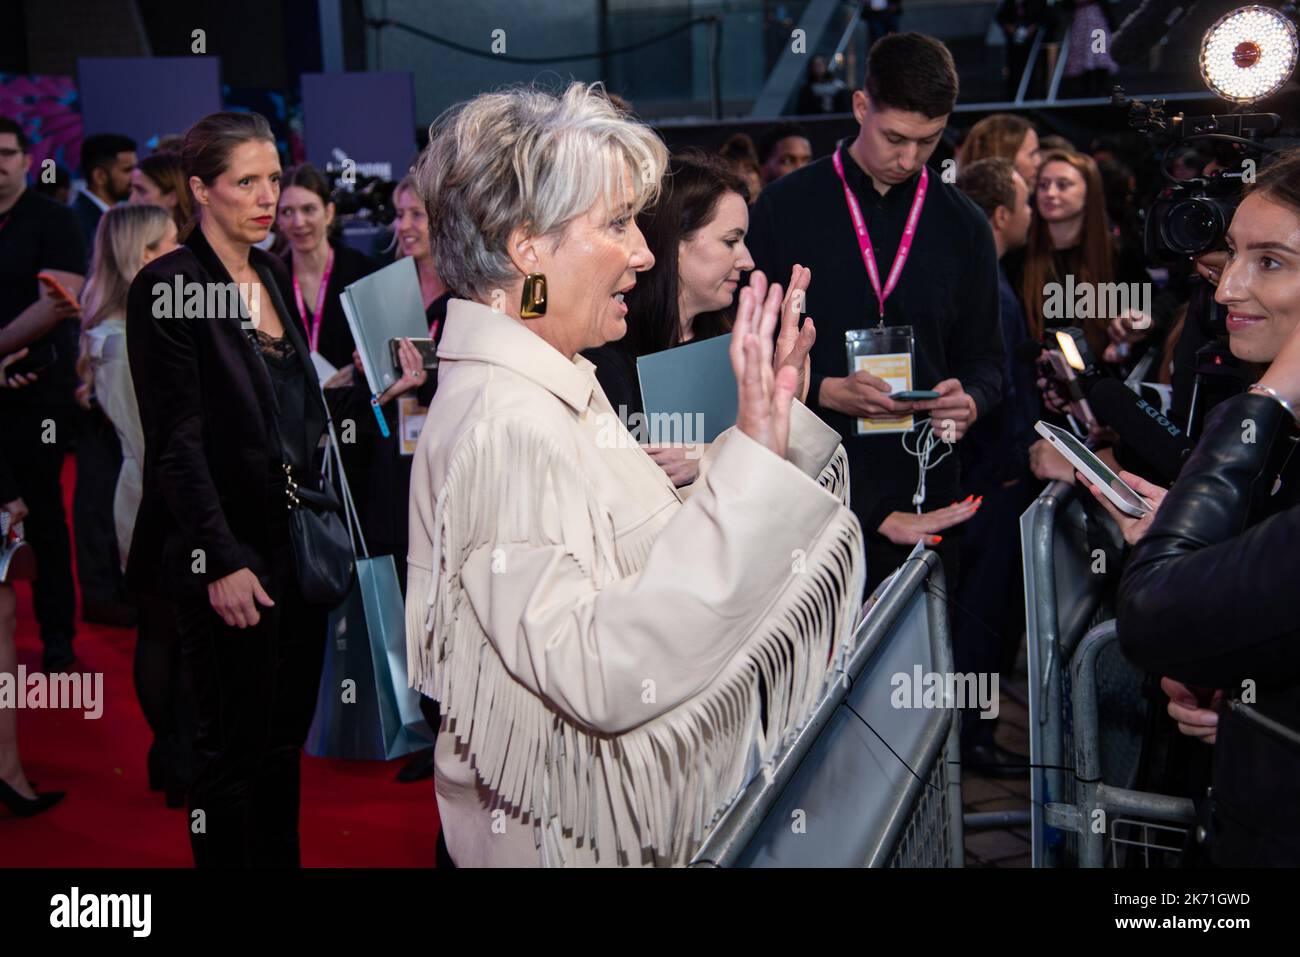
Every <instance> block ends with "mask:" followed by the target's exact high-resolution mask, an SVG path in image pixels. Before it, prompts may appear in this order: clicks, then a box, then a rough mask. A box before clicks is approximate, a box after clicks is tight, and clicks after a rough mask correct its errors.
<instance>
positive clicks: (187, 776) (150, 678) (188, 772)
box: [134, 595, 197, 788]
mask: <svg viewBox="0 0 1300 957" xmlns="http://www.w3.org/2000/svg"><path fill="white" fill-rule="evenodd" d="M138 603H139V608H140V620H139V630H138V631H137V634H136V644H135V662H134V677H135V693H136V697H137V698H139V699H140V710H141V711H143V712H144V719H145V721H146V722H148V724H149V730H150V731H152V732H153V745H152V746H151V747H150V748H149V778H150V781H151V782H152V783H155V784H157V786H159V787H167V786H168V785H170V786H172V787H174V788H175V787H185V788H188V787H189V786H190V785H191V784H192V783H193V781H194V763H195V762H194V732H195V724H196V721H197V718H196V717H195V713H194V688H193V682H192V681H191V680H190V673H189V664H188V662H187V661H186V660H185V656H184V655H182V654H181V642H180V635H179V634H178V633H177V627H176V609H175V608H174V607H173V605H172V603H171V602H170V601H168V600H166V599H165V598H162V597H160V596H158V595H141V596H140V597H139V599H138Z"/></svg>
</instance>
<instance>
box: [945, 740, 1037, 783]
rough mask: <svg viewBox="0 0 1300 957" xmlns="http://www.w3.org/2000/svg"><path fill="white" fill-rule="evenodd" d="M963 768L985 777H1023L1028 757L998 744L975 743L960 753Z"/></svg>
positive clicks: (1027, 773) (1027, 764)
mask: <svg viewBox="0 0 1300 957" xmlns="http://www.w3.org/2000/svg"><path fill="white" fill-rule="evenodd" d="M961 765H962V769H963V770H968V771H970V772H971V773H972V774H978V775H980V776H981V777H986V778H1023V777H1027V776H1028V775H1029V757H1028V756H1027V755H1024V754H1016V753H1015V752H1014V751H1008V750H1007V749H1006V748H1004V747H1002V745H1000V744H976V745H974V746H972V747H969V748H966V749H965V750H963V751H962V753H961Z"/></svg>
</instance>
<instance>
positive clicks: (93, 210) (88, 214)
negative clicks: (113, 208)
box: [72, 193, 104, 268]
mask: <svg viewBox="0 0 1300 957" xmlns="http://www.w3.org/2000/svg"><path fill="white" fill-rule="evenodd" d="M72 211H73V212H74V213H76V214H77V222H78V223H80V224H81V235H82V236H84V237H85V240H86V267H87V268H89V267H90V260H91V256H92V255H94V251H95V230H97V229H98V228H99V220H100V218H101V217H102V216H103V215H104V211H103V210H102V209H100V208H99V207H98V206H96V205H95V203H94V201H93V200H90V199H88V198H87V197H86V194H85V193H78V194H77V198H76V199H75V200H74V201H73V203H72Z"/></svg>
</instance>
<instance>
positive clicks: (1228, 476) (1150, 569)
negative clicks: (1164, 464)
mask: <svg viewBox="0 0 1300 957" xmlns="http://www.w3.org/2000/svg"><path fill="white" fill-rule="evenodd" d="M1292 429H1293V423H1292V421H1291V418H1290V416H1288V415H1287V414H1286V412H1285V411H1284V410H1283V409H1282V407H1281V406H1280V405H1279V404H1278V403H1277V402H1275V401H1274V400H1272V399H1271V398H1269V397H1267V396H1262V395H1255V394H1245V395H1239V396H1236V397H1234V398H1232V399H1229V400H1227V401H1225V402H1223V403H1221V404H1220V405H1219V406H1218V407H1217V408H1216V409H1215V410H1214V412H1213V413H1211V415H1210V416H1209V417H1208V419H1207V420H1206V428H1205V432H1204V435H1203V436H1202V438H1201V440H1200V442H1199V443H1198V444H1197V446H1196V449H1195V450H1194V451H1193V452H1192V455H1191V457H1190V458H1189V459H1188V461H1187V464H1186V465H1184V467H1183V470H1182V472H1181V474H1180V475H1179V477H1178V481H1177V482H1176V483H1175V484H1174V486H1173V488H1172V489H1170V491H1169V494H1168V495H1167V496H1166V498H1165V500H1164V502H1163V503H1162V504H1161V506H1160V510H1159V512H1158V514H1157V515H1156V518H1155V520H1154V521H1153V522H1152V524H1151V528H1150V529H1149V531H1148V532H1147V534H1146V536H1145V537H1144V538H1143V539H1142V540H1141V541H1140V542H1139V543H1138V544H1137V546H1135V548H1134V549H1133V553H1132V556H1131V557H1130V560H1129V563H1128V565H1127V566H1126V567H1125V570H1124V575H1123V579H1122V580H1121V582H1120V591H1119V612H1118V616H1117V618H1118V631H1119V638H1120V642H1121V645H1122V646H1123V649H1124V652H1125V654H1126V655H1128V657H1129V658H1130V659H1132V660H1133V661H1134V662H1136V663H1137V664H1139V665H1140V666H1142V667H1144V668H1147V669H1149V670H1151V671H1154V672H1157V673H1159V674H1162V675H1168V676H1170V677H1172V678H1175V679H1177V680H1179V681H1183V682H1185V683H1189V684H1195V685H1201V686H1206V687H1219V688H1226V687H1232V686H1234V685H1236V684H1237V683H1238V682H1239V681H1240V680H1241V679H1243V678H1253V679H1256V680H1260V679H1264V680H1268V681H1270V682H1272V681H1279V682H1289V681H1294V680H1295V678H1296V677H1297V675H1298V674H1300V641H1298V639H1300V580H1298V579H1297V571H1298V570H1300V507H1293V508H1290V509H1288V510H1286V511H1283V512H1279V513H1277V514H1275V515H1272V516H1271V517H1269V518H1267V519H1265V520H1264V521H1262V522H1260V523H1259V524H1256V525H1253V526H1252V525H1251V524H1250V523H1251V521H1252V514H1254V513H1256V512H1257V509H1258V508H1259V506H1260V504H1261V502H1263V501H1264V500H1265V499H1266V498H1267V496H1269V494H1270V491H1271V485H1272V481H1273V476H1275V475H1276V474H1277V471H1278V467H1279V466H1280V465H1281V461H1282V458H1283V456H1285V455H1286V454H1287V453H1288V452H1289V451H1290V449H1291V447H1292V444H1291V442H1289V441H1288V437H1289V436H1290V435H1291V433H1292ZM1252 439H1253V441H1251V440H1252Z"/></svg>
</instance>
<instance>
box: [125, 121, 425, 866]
mask: <svg viewBox="0 0 1300 957" xmlns="http://www.w3.org/2000/svg"><path fill="white" fill-rule="evenodd" d="M182 159H183V162H184V164H185V169H186V172H187V173H188V175H189V181H188V182H189V188H190V192H191V195H192V197H193V201H194V204H195V209H196V211H197V213H198V216H197V223H196V225H195V226H194V227H193V228H192V229H191V231H190V232H189V234H188V235H187V236H186V237H185V239H184V242H185V244H184V245H183V246H182V247H181V248H180V249H177V250H176V251H174V252H172V253H170V254H168V255H166V256H163V257H162V258H160V259H157V260H154V261H153V262H151V263H149V264H148V265H147V266H145V267H144V268H143V269H142V270H141V271H140V273H139V275H137V276H136V278H135V281H134V282H133V283H132V284H131V290H130V293H129V296H128V300H127V344H128V351H129V356H130V364H131V375H132V378H133V379H134V382H135V391H136V397H137V399H138V402H139V407H140V417H141V422H142V425H143V427H144V435H145V467H144V495H143V499H142V501H141V505H140V513H139V518H138V520H137V522H136V528H135V537H134V540H133V542H132V546H131V554H130V559H129V561H128V567H127V576H128V579H129V580H130V581H131V583H132V584H133V585H134V586H135V587H136V588H137V589H139V590H149V589H156V588H159V587H161V588H162V589H164V590H165V594H168V595H170V596H171V598H172V602H173V604H174V606H175V611H176V618H177V628H178V632H179V635H180V639H181V646H182V649H183V653H184V655H185V657H186V660H187V661H188V663H189V665H190V671H191V674H192V678H193V682H194V688H195V703H196V708H197V712H198V732H197V736H196V740H195V750H196V756H197V760H198V769H197V777H196V779H195V781H194V784H193V786H192V787H191V789H190V794H189V805H190V820H191V821H192V822H194V823H195V826H192V827H191V828H190V841H191V845H192V848H193V851H194V860H195V864H196V865H198V866H279V867H296V866H298V865H299V864H300V852H299V840H298V804H299V764H300V750H301V747H302V743H303V741H304V739H305V737H306V734H307V729H308V726H309V725H310V724H311V719H312V715H313V713H314V711H315V706H316V693H317V688H318V684H319V681H320V668H321V660H322V653H323V650H324V629H325V618H326V613H327V611H328V608H327V606H326V605H325V604H318V603H313V602H310V601H309V600H308V599H307V598H306V596H305V595H304V591H303V581H304V577H303V576H302V575H301V574H300V565H299V563H298V562H296V561H295V555H294V548H293V545H292V543H291V540H290V524H289V511H288V507H287V506H288V505H289V503H290V502H292V501H294V500H295V499H296V498H297V497H301V498H303V499H309V498H310V496H309V495H308V494H306V493H307V492H309V491H316V486H317V477H318V476H319V454H318V445H319V444H320V442H321V439H322V436H323V434H324V432H325V424H326V409H325V404H324V401H323V400H322V397H321V390H320V385H319V382H318V380H317V377H316V371H315V369H314V367H313V365H312V361H311V357H310V354H309V352H308V347H307V342H306V340H305V338H304V336H303V334H302V331H301V319H300V318H299V317H298V314H297V310H296V308H295V306H294V297H293V290H292V284H291V281H290V278H289V274H288V272H287V271H286V270H285V268H284V264H283V263H281V262H280V260H279V259H278V258H276V257H275V256H273V255H271V254H270V253H267V252H264V251H262V250H260V249H257V248H255V244H257V243H259V242H262V241H263V240H265V238H266V235H267V233H268V231H269V230H270V228H271V225H272V224H273V223H274V222H275V211H276V205H277V202H278V200H279V197H280V159H279V156H278V154H277V152H276V148H275V138H274V135H273V134H272V132H271V129H270V127H269V125H268V124H267V122H266V120H265V119H264V118H263V117H262V116H260V115H258V114H256V113H214V114H212V115H210V116H206V117H204V118H203V119H201V120H199V121H198V122H197V123H195V124H194V125H193V126H192V127H190V129H189V130H188V131H187V132H186V134H185V142H184V146H183V149H182ZM178 290H180V291H182V292H178ZM194 290H198V291H199V292H200V293H202V295H195V293H194ZM182 300H183V301H182ZM214 307H215V308H214ZM232 307H233V309H232ZM232 311H233V312H234V313H235V314H233V315H232ZM241 317H242V318H244V319H247V318H249V317H251V321H241ZM401 355H402V364H403V368H404V369H405V370H407V373H408V375H404V376H403V383H405V382H406V381H407V380H408V378H409V377H410V376H413V375H414V373H415V372H416V371H417V370H418V366H419V356H418V353H416V352H415V350H414V349H413V348H411V347H410V345H409V343H408V344H406V345H405V347H404V348H403V350H402V353H401ZM294 483H296V485H295V484H294ZM295 493H296V494H295ZM200 817H201V818H202V824H203V826H202V827H198V826H197V824H198V822H199V820H200Z"/></svg>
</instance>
